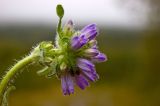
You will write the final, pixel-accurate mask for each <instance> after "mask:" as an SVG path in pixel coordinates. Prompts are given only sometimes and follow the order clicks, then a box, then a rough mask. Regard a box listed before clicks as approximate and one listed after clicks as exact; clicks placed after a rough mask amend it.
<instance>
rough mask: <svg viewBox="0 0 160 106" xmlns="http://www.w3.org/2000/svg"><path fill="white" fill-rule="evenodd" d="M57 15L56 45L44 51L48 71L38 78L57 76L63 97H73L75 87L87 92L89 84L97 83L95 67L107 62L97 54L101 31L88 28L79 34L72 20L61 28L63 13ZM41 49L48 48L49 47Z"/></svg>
mask: <svg viewBox="0 0 160 106" xmlns="http://www.w3.org/2000/svg"><path fill="white" fill-rule="evenodd" d="M59 8H61V6H59ZM58 14H59V15H58V16H59V17H60V21H59V23H58V27H57V36H56V44H55V46H51V48H50V46H49V48H48V47H47V48H45V49H41V50H42V54H41V56H42V58H41V59H40V60H41V61H40V63H41V64H43V65H45V66H46V67H45V68H44V69H43V70H41V71H39V72H38V74H41V75H47V76H51V75H56V76H57V77H58V78H59V79H61V86H62V92H63V94H64V95H70V94H73V93H74V86H75V85H77V86H78V87H79V88H81V89H85V88H86V87H87V86H89V82H95V81H97V80H98V79H99V75H98V73H97V72H96V67H95V63H99V62H104V61H106V60H107V58H106V56H105V54H103V53H101V52H100V51H99V50H98V46H97V40H96V37H97V36H98V32H99V31H98V28H97V25H96V24H89V25H87V26H85V27H84V28H82V30H80V31H76V30H75V29H74V24H73V21H72V20H69V21H67V22H66V24H65V25H64V27H61V20H62V16H63V9H60V11H59V12H58ZM47 44H48V43H47ZM49 44H50V43H49ZM50 45H52V44H50ZM41 47H42V48H43V47H46V43H43V44H42V46H41Z"/></svg>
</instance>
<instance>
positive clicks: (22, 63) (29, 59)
mask: <svg viewBox="0 0 160 106" xmlns="http://www.w3.org/2000/svg"><path fill="white" fill-rule="evenodd" d="M35 57H36V56H35V55H33V54H31V55H29V56H27V57H25V58H23V59H22V60H20V61H19V62H18V63H17V64H15V65H14V66H13V67H12V68H11V69H10V70H9V71H8V72H7V74H6V75H5V76H4V77H3V79H2V81H1V82H0V99H2V96H3V93H4V90H5V89H6V87H7V84H8V82H9V81H10V79H11V78H12V77H13V76H14V75H15V74H16V73H17V72H18V71H20V70H21V69H22V68H24V66H26V65H28V64H30V63H31V62H33V60H34V59H35Z"/></svg>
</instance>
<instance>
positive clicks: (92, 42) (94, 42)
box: [89, 39, 97, 47]
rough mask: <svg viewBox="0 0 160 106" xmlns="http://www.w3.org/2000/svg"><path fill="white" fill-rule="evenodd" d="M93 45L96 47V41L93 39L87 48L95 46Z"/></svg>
mask: <svg viewBox="0 0 160 106" xmlns="http://www.w3.org/2000/svg"><path fill="white" fill-rule="evenodd" d="M95 45H97V41H96V40H95V39H93V40H91V41H89V46H90V47H93V46H95Z"/></svg>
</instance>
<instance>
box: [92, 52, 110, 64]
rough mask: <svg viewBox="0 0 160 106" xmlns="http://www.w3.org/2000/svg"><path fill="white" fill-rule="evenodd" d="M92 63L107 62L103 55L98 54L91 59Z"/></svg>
mask: <svg viewBox="0 0 160 106" xmlns="http://www.w3.org/2000/svg"><path fill="white" fill-rule="evenodd" d="M92 61H93V62H104V61H107V57H106V55H105V54H103V53H99V54H98V55H97V56H95V57H93V58H92Z"/></svg>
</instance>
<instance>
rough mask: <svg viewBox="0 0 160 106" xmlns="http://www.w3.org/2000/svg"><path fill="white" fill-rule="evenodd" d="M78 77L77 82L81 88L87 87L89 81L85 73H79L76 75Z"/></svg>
mask: <svg viewBox="0 0 160 106" xmlns="http://www.w3.org/2000/svg"><path fill="white" fill-rule="evenodd" d="M75 79H76V84H77V85H78V86H79V87H80V88H81V89H85V87H86V86H89V83H88V81H87V80H86V79H85V77H84V76H83V75H81V74H80V75H77V76H76V77H75Z"/></svg>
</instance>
